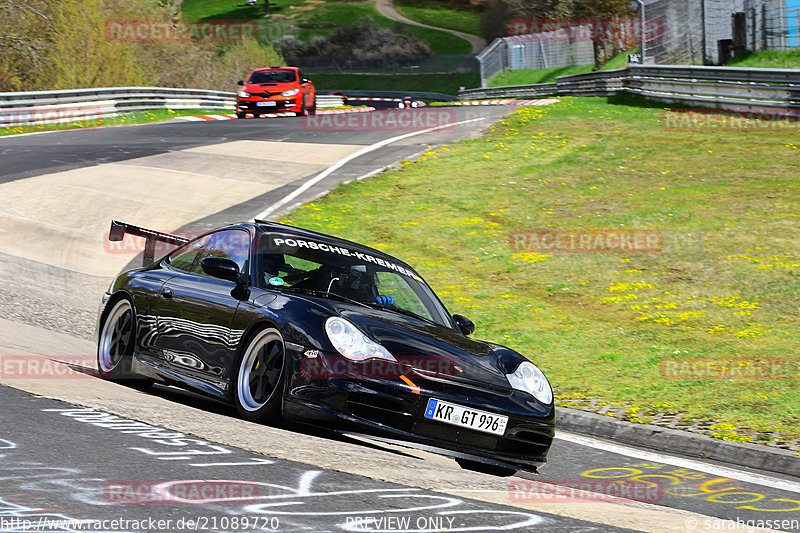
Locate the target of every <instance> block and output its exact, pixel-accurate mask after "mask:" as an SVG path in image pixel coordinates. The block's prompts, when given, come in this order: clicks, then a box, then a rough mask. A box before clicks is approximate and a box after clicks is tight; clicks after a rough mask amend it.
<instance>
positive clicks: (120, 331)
mask: <svg viewBox="0 0 800 533" xmlns="http://www.w3.org/2000/svg"><path fill="white" fill-rule="evenodd" d="M132 332H133V308H132V307H131V304H130V302H129V301H128V300H127V299H125V298H123V299H121V300H120V301H118V302H117V303H116V304H115V305H114V307H113V308H112V309H111V312H110V313H109V314H108V317H107V318H106V320H105V322H104V323H103V329H102V330H101V332H100V339H99V342H98V344H97V364H98V365H99V367H100V371H101V372H102V373H104V374H110V373H111V372H112V371H113V370H114V368H116V366H117V365H118V364H119V362H120V361H121V360H122V358H123V357H124V356H125V355H131V354H133V346H132V343H131V340H132V338H133V335H132Z"/></svg>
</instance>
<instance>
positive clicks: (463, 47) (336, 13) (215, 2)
mask: <svg viewBox="0 0 800 533" xmlns="http://www.w3.org/2000/svg"><path fill="white" fill-rule="evenodd" d="M273 1H274V3H276V4H277V5H276V7H274V8H271V14H272V22H273V23H274V24H275V25H280V24H284V23H286V24H287V25H291V26H294V27H295V28H296V30H297V31H296V32H294V33H295V34H296V35H297V37H298V38H299V39H301V40H307V39H308V38H309V37H311V36H313V35H327V34H329V33H332V32H334V31H336V29H337V28H340V27H341V26H343V25H346V24H352V23H354V22H355V21H357V20H358V19H360V18H362V17H365V16H370V17H372V18H373V19H374V20H375V22H376V23H377V24H378V25H380V26H383V27H388V28H393V29H395V30H399V31H406V32H408V33H411V34H413V35H415V36H417V37H418V38H420V39H423V40H425V41H428V43H429V44H430V45H431V47H432V48H433V50H434V53H436V54H468V53H469V52H470V45H469V43H468V42H467V41H465V40H464V39H461V38H459V37H456V36H454V35H450V34H448V33H444V32H441V31H436V30H429V29H426V28H419V27H416V26H410V25H405V24H399V23H397V22H395V21H393V20H389V19H387V18H385V17H382V16H380V15H379V14H378V12H377V10H376V9H375V3H374V1H373V0H355V1H348V2H333V1H327V2H322V1H319V2H314V1H311V0H305V1H304V0H273ZM240 3H244V2H240ZM181 9H182V10H183V16H184V18H185V19H186V20H204V19H205V20H207V19H256V20H258V19H263V17H264V8H263V4H262V5H261V6H260V7H236V3H235V2H231V1H230V0H184V2H183V5H182V8H181Z"/></svg>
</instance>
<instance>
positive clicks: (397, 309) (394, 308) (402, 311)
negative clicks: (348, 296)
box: [374, 304, 440, 326]
mask: <svg viewBox="0 0 800 533" xmlns="http://www.w3.org/2000/svg"><path fill="white" fill-rule="evenodd" d="M374 306H375V307H377V308H379V309H386V310H388V311H394V312H395V313H400V314H401V315H406V316H410V317H413V318H419V319H420V320H424V321H425V322H430V323H431V324H436V322H434V321H433V320H431V319H430V318H428V317H424V316H422V315H418V314H417V313H415V312H414V311H409V310H408V309H406V308H404V307H400V306H398V305H392V306H390V307H387V306H383V305H379V304H374ZM436 325H437V326H438V325H440V324H436Z"/></svg>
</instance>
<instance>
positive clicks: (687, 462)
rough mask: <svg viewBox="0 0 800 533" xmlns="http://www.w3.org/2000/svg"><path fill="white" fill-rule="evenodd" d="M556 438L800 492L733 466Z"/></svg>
mask: <svg viewBox="0 0 800 533" xmlns="http://www.w3.org/2000/svg"><path fill="white" fill-rule="evenodd" d="M556 438H557V439H561V440H565V441H567V442H571V443H573V444H579V445H581V446H588V447H589V448H594V449H596V450H603V451H606V452H611V453H616V454H619V455H624V456H626V457H635V458H636V459H643V460H645V461H652V462H656V463H666V464H669V465H673V466H679V467H681V468H691V469H692V470H700V471H702V472H707V473H709V474H714V475H715V476H724V477H729V478H733V479H735V480H738V481H744V482H746V483H754V484H756V485H761V486H764V487H771V488H775V489H780V490H786V491H790V492H796V493H800V483H798V482H795V481H789V480H787V479H780V478H775V477H770V476H765V475H763V474H754V473H752V472H746V471H744V470H736V469H735V468H728V467H726V466H719V465H715V464H711V463H704V462H702V461H696V460H694V459H684V458H683V457H675V456H673V455H662V454H660V453H658V452H650V451H646V450H639V449H637V448H631V447H629V446H622V445H620V444H613V443H611V442H606V441H602V440H598V439H594V438H592V437H584V436H582V435H576V434H574V433H569V432H566V431H558V432H557V433H556Z"/></svg>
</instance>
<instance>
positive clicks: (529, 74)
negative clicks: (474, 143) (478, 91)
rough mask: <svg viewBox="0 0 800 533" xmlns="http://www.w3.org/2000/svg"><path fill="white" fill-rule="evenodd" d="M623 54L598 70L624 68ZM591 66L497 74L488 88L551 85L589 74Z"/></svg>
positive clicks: (625, 63) (624, 56)
mask: <svg viewBox="0 0 800 533" xmlns="http://www.w3.org/2000/svg"><path fill="white" fill-rule="evenodd" d="M630 53H633V52H632V51H631V52H623V53H621V54H619V55H617V56H616V57H613V58H612V59H611V60H610V61H609V62H608V63H606V64H605V65H603V67H602V68H601V69H600V70H615V69H620V68H625V67H626V66H627V63H628V54H630ZM592 68H593V67H592V66H579V65H572V66H569V67H560V68H542V69H536V70H508V71H506V72H503V73H500V74H497V75H495V76H493V77H492V78H491V79H489V87H503V86H506V85H532V84H534V83H552V82H554V81H556V78H558V77H559V76H569V75H571V74H583V73H584V72H591V71H592Z"/></svg>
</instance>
